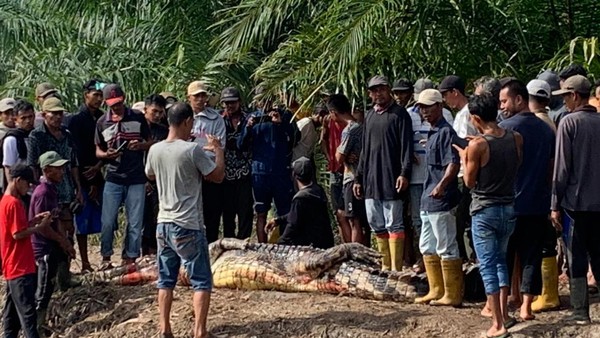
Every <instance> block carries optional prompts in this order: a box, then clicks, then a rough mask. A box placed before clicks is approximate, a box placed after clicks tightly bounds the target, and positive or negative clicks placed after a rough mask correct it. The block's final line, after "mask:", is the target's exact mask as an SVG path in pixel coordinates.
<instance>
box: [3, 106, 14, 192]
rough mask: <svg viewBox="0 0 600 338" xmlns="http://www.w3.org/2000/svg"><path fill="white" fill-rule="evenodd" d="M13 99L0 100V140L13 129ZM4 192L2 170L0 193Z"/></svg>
mask: <svg viewBox="0 0 600 338" xmlns="http://www.w3.org/2000/svg"><path fill="white" fill-rule="evenodd" d="M15 102H16V101H15V99H13V98H5V99H2V100H0V117H1V118H2V122H0V140H2V139H4V136H6V133H8V132H9V131H10V130H13V129H15V116H14V108H15ZM3 191H4V170H2V171H0V192H3Z"/></svg>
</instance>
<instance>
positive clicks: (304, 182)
mask: <svg viewBox="0 0 600 338" xmlns="http://www.w3.org/2000/svg"><path fill="white" fill-rule="evenodd" d="M292 168H293V169H292V172H293V175H294V179H295V180H296V183H297V185H298V188H299V190H298V192H297V193H296V195H294V198H293V199H292V206H291V207H290V212H289V213H288V214H287V215H282V216H279V217H277V218H274V219H271V220H270V221H269V223H268V224H267V230H270V229H272V228H274V227H275V226H282V225H285V231H284V232H283V234H282V235H281V237H279V240H278V241H277V244H282V245H304V246H306V245H309V246H312V247H315V248H320V249H329V248H331V247H332V246H333V244H334V243H333V232H332V231H331V223H330V221H329V210H328V208H327V196H326V195H325V190H323V188H321V186H320V185H318V184H317V183H316V182H314V177H315V168H314V166H313V164H312V161H311V160H310V159H309V158H307V157H300V158H299V159H297V160H296V161H294V163H292Z"/></svg>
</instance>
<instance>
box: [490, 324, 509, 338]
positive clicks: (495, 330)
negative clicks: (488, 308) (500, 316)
mask: <svg viewBox="0 0 600 338" xmlns="http://www.w3.org/2000/svg"><path fill="white" fill-rule="evenodd" d="M505 333H506V329H505V328H504V326H502V327H500V328H499V329H498V328H496V327H494V326H492V327H491V328H490V329H489V330H487V332H486V335H487V337H499V336H501V335H503V334H505Z"/></svg>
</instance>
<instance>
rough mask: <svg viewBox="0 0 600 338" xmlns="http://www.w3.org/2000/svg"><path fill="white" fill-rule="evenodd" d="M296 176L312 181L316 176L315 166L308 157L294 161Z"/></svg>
mask: <svg viewBox="0 0 600 338" xmlns="http://www.w3.org/2000/svg"><path fill="white" fill-rule="evenodd" d="M292 170H293V172H294V177H296V178H297V179H299V180H300V181H303V182H308V181H311V180H312V178H313V176H314V167H313V164H312V162H311V161H310V160H309V159H308V158H307V157H304V156H302V157H300V158H299V159H297V160H295V161H294V163H292Z"/></svg>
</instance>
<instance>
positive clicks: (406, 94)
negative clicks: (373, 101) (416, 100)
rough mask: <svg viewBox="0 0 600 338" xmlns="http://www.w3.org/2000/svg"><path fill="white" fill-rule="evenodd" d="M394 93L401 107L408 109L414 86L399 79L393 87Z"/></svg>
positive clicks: (405, 80)
mask: <svg viewBox="0 0 600 338" xmlns="http://www.w3.org/2000/svg"><path fill="white" fill-rule="evenodd" d="M392 93H394V100H395V101H396V103H397V104H398V105H399V106H400V107H404V108H408V107H409V104H410V101H411V99H412V95H413V84H412V83H411V82H410V81H409V80H408V79H405V78H402V79H398V80H396V81H394V84H393V85H392Z"/></svg>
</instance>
